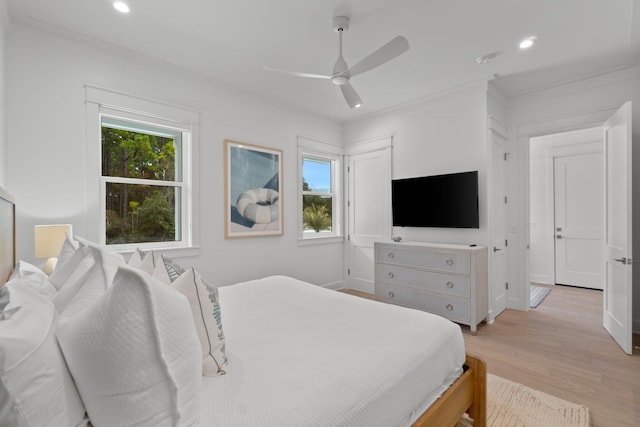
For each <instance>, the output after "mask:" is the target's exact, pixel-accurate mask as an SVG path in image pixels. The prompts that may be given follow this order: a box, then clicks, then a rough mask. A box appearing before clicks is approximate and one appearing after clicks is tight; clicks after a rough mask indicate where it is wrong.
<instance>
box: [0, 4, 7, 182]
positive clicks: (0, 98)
mask: <svg viewBox="0 0 640 427" xmlns="http://www.w3.org/2000/svg"><path fill="white" fill-rule="evenodd" d="M8 25H9V24H8V15H7V9H6V2H5V0H0V187H4V186H6V182H7V126H6V113H5V111H6V109H5V104H6V101H5V98H6V97H5V87H6V83H5V82H6V65H5V64H6V61H5V57H6V48H5V45H6V29H7V27H8Z"/></svg>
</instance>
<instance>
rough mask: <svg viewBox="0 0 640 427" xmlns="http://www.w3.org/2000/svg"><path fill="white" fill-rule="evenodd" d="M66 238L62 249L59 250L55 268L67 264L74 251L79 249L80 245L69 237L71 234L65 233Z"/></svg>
mask: <svg viewBox="0 0 640 427" xmlns="http://www.w3.org/2000/svg"><path fill="white" fill-rule="evenodd" d="M66 235H67V238H66V239H65V240H64V243H63V244H62V248H61V249H60V254H59V255H58V263H57V264H56V268H58V267H60V266H62V265H63V264H64V263H65V262H67V261H68V260H69V259H70V258H71V257H72V256H73V254H74V253H75V252H76V250H77V249H78V248H79V247H80V244H79V243H78V242H76V241H75V240H73V238H72V237H71V233H69V232H67V233H66Z"/></svg>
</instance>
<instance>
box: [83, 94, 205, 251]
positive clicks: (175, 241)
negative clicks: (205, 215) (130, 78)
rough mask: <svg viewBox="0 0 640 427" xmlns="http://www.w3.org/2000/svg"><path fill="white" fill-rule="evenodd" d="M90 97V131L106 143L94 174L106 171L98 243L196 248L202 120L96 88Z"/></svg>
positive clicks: (101, 146) (120, 246) (124, 248)
mask: <svg viewBox="0 0 640 427" xmlns="http://www.w3.org/2000/svg"><path fill="white" fill-rule="evenodd" d="M87 94H88V96H87V99H88V101H89V102H88V107H87V108H88V111H87V113H88V120H87V124H88V126H87V133H88V135H89V137H90V139H92V140H94V141H96V142H97V141H99V149H98V150H97V151H98V152H97V153H96V157H97V158H99V159H100V161H99V164H96V166H97V168H96V169H97V170H95V169H93V168H91V167H89V168H88V169H90V170H91V169H93V170H95V172H98V171H100V172H99V175H98V176H99V180H98V181H99V182H95V183H96V185H98V187H99V191H98V193H99V200H96V202H97V206H99V211H98V212H97V215H96V216H97V218H96V220H98V219H99V223H98V221H96V224H95V226H96V230H97V236H96V237H97V239H96V241H98V242H100V243H102V244H105V245H107V246H108V247H110V248H112V249H113V250H116V251H129V250H132V249H135V248H140V249H147V250H149V249H169V250H170V249H183V248H191V247H193V246H194V224H197V222H196V221H194V218H193V212H194V209H193V206H192V201H193V197H194V192H195V191H196V190H197V189H195V188H194V187H193V185H192V182H193V181H192V179H191V176H192V173H193V165H192V162H191V159H192V157H193V147H194V133H195V132H194V130H195V129H197V121H196V120H197V115H196V114H194V113H191V112H189V111H182V110H180V109H178V108H176V107H172V106H167V105H164V104H158V103H156V102H153V101H146V100H141V99H139V98H132V97H128V96H126V95H122V94H115V93H112V92H107V91H104V90H101V89H97V88H88V89H87ZM92 100H93V101H94V103H91V102H90V101H92ZM114 101H117V102H114ZM107 102H108V103H109V105H106V104H107ZM196 136H197V135H196ZM93 137H96V138H95V139H94V138H93ZM90 163H91V162H90ZM95 172H94V173H95ZM88 173H89V172H88ZM90 187H91V186H90ZM88 198H89V199H90V200H89V201H90V202H91V201H92V199H93V198H94V196H93V195H92V194H91V192H90V191H89V194H88ZM90 204H91V203H90Z"/></svg>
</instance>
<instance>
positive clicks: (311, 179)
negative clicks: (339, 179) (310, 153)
mask: <svg viewBox="0 0 640 427" xmlns="http://www.w3.org/2000/svg"><path fill="white" fill-rule="evenodd" d="M331 188H332V186H331V160H326V159H316V158H310V157H305V158H304V159H303V160H302V191H315V192H323V193H330V192H331Z"/></svg>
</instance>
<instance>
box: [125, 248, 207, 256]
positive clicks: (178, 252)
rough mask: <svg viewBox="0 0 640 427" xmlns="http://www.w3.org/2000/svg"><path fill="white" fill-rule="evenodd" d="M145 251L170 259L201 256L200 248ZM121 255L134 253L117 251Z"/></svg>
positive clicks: (151, 249)
mask: <svg viewBox="0 0 640 427" xmlns="http://www.w3.org/2000/svg"><path fill="white" fill-rule="evenodd" d="M143 250H144V251H153V252H154V253H159V254H163V255H165V256H166V257H168V258H172V259H175V258H188V257H194V256H198V255H200V246H189V247H174V248H172V247H166V248H163V247H156V248H149V249H143ZM116 252H117V253H119V254H122V255H129V254H131V253H132V252H133V251H131V250H121V251H116Z"/></svg>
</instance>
